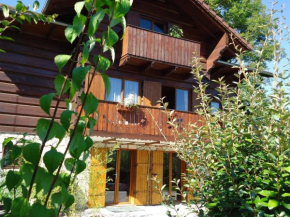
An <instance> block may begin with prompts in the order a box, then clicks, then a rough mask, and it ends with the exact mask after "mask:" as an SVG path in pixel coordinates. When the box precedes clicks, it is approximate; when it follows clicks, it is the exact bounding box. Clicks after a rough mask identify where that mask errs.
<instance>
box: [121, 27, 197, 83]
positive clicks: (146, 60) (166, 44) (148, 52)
mask: <svg viewBox="0 0 290 217" xmlns="http://www.w3.org/2000/svg"><path fill="white" fill-rule="evenodd" d="M194 53H195V54H196V55H197V56H200V43H199V42H195V41H190V40H187V39H182V38H174V37H171V36H169V35H165V34H161V33H157V32H153V31H151V30H147V29H142V28H140V27H136V26H130V25H128V26H127V28H126V34H125V38H124V40H123V46H122V56H121V59H120V63H119V67H121V68H123V69H126V70H131V71H134V72H139V73H145V72H146V73H148V74H154V75H155V76H162V77H164V76H171V77H173V78H177V79H181V80H185V79H188V78H189V77H190V75H191V74H190V72H191V60H192V57H193V55H194Z"/></svg>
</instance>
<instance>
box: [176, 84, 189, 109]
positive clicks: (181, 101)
mask: <svg viewBox="0 0 290 217" xmlns="http://www.w3.org/2000/svg"><path fill="white" fill-rule="evenodd" d="M176 110H179V111H188V91H187V90H180V89H176Z"/></svg>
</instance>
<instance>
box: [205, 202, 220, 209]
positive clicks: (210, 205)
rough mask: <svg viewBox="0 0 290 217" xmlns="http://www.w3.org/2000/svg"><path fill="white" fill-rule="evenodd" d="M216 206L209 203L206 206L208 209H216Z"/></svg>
mask: <svg viewBox="0 0 290 217" xmlns="http://www.w3.org/2000/svg"><path fill="white" fill-rule="evenodd" d="M216 205H217V203H207V204H206V205H205V206H206V207H207V208H214V207H216Z"/></svg>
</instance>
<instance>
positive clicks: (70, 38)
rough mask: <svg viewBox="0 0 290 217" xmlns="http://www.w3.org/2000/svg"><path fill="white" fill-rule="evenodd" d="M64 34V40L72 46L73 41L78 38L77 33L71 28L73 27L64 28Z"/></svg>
mask: <svg viewBox="0 0 290 217" xmlns="http://www.w3.org/2000/svg"><path fill="white" fill-rule="evenodd" d="M64 34H65V37H66V39H67V40H68V41H69V42H70V43H71V44H72V43H73V42H74V40H75V39H76V38H77V37H78V34H77V32H76V31H75V29H74V28H73V26H68V27H66V29H65V30H64Z"/></svg>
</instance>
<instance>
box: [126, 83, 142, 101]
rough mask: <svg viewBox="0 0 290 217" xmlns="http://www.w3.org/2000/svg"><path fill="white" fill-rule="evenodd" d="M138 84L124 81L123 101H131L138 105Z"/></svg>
mask: <svg viewBox="0 0 290 217" xmlns="http://www.w3.org/2000/svg"><path fill="white" fill-rule="evenodd" d="M138 93H139V83H138V82H136V81H125V88H124V101H125V100H126V99H132V101H133V102H134V103H135V104H137V103H138ZM129 104H131V103H129Z"/></svg>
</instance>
